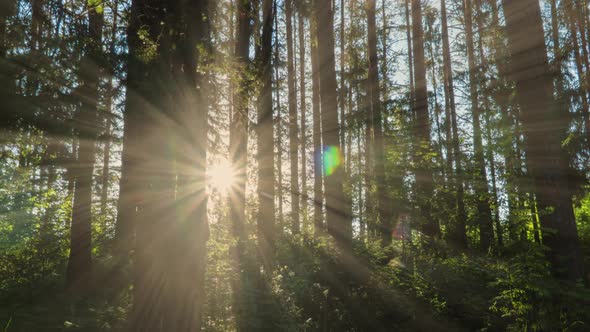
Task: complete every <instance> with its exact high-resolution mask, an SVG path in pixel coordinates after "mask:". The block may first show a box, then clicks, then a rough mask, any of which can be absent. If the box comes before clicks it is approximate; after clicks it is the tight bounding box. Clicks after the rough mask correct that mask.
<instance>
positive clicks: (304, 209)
mask: <svg viewBox="0 0 590 332" xmlns="http://www.w3.org/2000/svg"><path fill="white" fill-rule="evenodd" d="M304 10H305V8H304V6H303V5H302V4H300V5H299V11H298V20H297V21H298V24H299V94H300V100H299V103H300V106H299V107H300V108H301V198H302V199H303V206H302V209H301V211H302V212H303V217H304V218H305V220H308V218H307V207H308V205H309V204H308V200H309V198H308V195H307V98H306V93H305V92H306V88H307V87H306V85H305V65H306V64H305V20H304V19H305V17H304V13H303V11H304Z"/></svg>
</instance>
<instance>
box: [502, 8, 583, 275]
mask: <svg viewBox="0 0 590 332" xmlns="http://www.w3.org/2000/svg"><path fill="white" fill-rule="evenodd" d="M503 4H504V16H505V17H506V33H507V36H508V46H509V50H510V55H511V70H510V72H511V73H512V75H511V78H512V79H513V80H514V82H515V84H516V93H517V97H518V102H519V104H520V107H521V114H520V116H521V120H522V124H523V131H524V135H525V137H526V140H525V152H526V154H527V156H528V162H529V173H530V177H531V180H532V182H533V186H534V191H535V196H536V198H537V206H538V210H539V211H540V213H541V215H540V222H541V226H542V227H543V228H544V229H546V231H545V232H543V244H544V245H545V246H547V247H548V248H549V251H548V258H549V260H550V262H551V264H552V267H553V268H552V270H553V274H554V275H555V276H557V277H560V278H565V279H570V280H575V279H579V278H583V276H584V269H583V262H582V256H581V252H580V248H579V245H578V234H577V227H576V221H575V217H574V213H573V208H572V193H571V190H572V187H571V184H570V181H569V179H568V173H569V163H568V158H567V155H566V154H565V152H564V151H563V150H562V147H561V141H562V139H563V137H564V135H565V131H566V129H567V123H566V122H565V121H564V119H563V118H562V117H560V116H559V110H558V108H557V105H558V104H556V103H555V100H554V97H553V82H552V75H551V71H550V68H549V64H548V60H547V50H546V47H545V40H544V33H543V23H542V20H541V10H540V7H539V3H538V2H537V1H535V0H525V1H516V0H504V1H503ZM547 124H551V125H550V126H548V125H547Z"/></svg>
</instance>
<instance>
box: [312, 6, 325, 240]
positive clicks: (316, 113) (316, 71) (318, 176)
mask: <svg viewBox="0 0 590 332" xmlns="http://www.w3.org/2000/svg"><path fill="white" fill-rule="evenodd" d="M317 26H318V22H317V18H316V17H314V16H313V15H312V18H311V29H310V34H311V67H312V113H313V138H312V139H313V150H314V153H313V164H314V177H313V197H314V198H313V200H314V209H313V220H314V221H313V223H314V233H315V234H316V235H318V234H320V233H321V232H322V230H323V229H324V221H323V219H324V218H323V215H324V189H323V167H322V164H323V161H322V160H323V158H322V155H323V154H322V124H321V112H320V60H319V58H318V57H319V54H318V38H317Z"/></svg>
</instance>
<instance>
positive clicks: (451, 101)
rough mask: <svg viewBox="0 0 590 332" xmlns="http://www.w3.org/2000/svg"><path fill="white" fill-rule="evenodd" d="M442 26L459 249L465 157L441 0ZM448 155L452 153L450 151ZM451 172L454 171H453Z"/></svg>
mask: <svg viewBox="0 0 590 332" xmlns="http://www.w3.org/2000/svg"><path fill="white" fill-rule="evenodd" d="M440 7H441V21H442V22H441V25H442V41H443V66H444V70H443V77H444V81H445V83H444V87H445V100H446V105H445V107H446V109H447V114H448V116H449V118H448V119H447V122H450V123H449V124H447V126H450V127H451V129H452V132H451V133H450V134H451V135H450V136H451V139H450V140H451V141H452V158H451V160H454V161H455V169H454V179H453V183H454V186H455V190H456V194H455V218H456V219H455V220H454V221H453V225H452V227H451V230H450V234H449V238H450V240H451V245H453V246H457V247H458V248H466V247H467V234H466V229H465V221H466V220H467V213H466V212H465V202H464V199H463V197H464V186H463V165H462V160H463V156H462V153H461V147H460V145H459V131H458V128H457V127H458V126H457V111H456V106H455V84H454V79H453V67H452V66H453V65H452V61H451V51H450V45H449V28H448V24H447V6H446V0H441V2H440ZM448 153H451V152H450V151H449V152H448ZM449 171H452V170H451V169H450V170H449Z"/></svg>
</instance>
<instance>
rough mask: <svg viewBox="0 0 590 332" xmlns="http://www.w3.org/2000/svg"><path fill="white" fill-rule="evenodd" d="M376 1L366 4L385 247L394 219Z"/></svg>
mask: <svg viewBox="0 0 590 332" xmlns="http://www.w3.org/2000/svg"><path fill="white" fill-rule="evenodd" d="M375 7H376V4H375V0H369V1H367V3H366V12H367V32H368V46H369V48H368V51H369V78H368V84H369V99H370V104H371V111H372V112H371V114H372V116H373V118H372V119H371V120H372V122H373V142H372V143H371V144H373V145H374V153H375V156H374V157H375V161H374V166H375V180H376V182H377V196H378V198H377V211H378V212H379V220H380V230H381V231H380V233H381V239H382V242H383V243H382V244H383V245H388V244H389V243H390V242H391V232H392V230H393V229H392V226H393V224H392V222H393V220H392V217H391V214H390V211H391V209H390V203H389V198H388V195H387V187H386V184H387V181H386V177H385V148H384V145H385V142H384V137H383V124H382V122H383V115H382V107H381V100H380V98H379V91H380V86H379V71H378V66H379V64H378V61H379V58H378V56H377V28H376V24H375V15H376V9H375Z"/></svg>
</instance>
